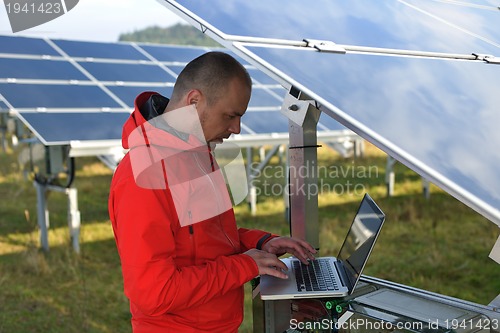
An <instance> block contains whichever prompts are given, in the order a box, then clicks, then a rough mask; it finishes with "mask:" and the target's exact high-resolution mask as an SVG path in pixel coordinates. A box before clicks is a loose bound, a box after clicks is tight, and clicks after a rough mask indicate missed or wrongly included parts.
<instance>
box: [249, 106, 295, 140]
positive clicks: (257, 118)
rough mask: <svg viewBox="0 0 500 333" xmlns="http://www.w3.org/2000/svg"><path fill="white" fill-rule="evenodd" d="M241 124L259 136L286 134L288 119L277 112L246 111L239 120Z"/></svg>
mask: <svg viewBox="0 0 500 333" xmlns="http://www.w3.org/2000/svg"><path fill="white" fill-rule="evenodd" d="M241 123H242V124H245V126H248V127H249V128H250V129H251V130H252V131H253V132H255V133H259V134H269V133H288V119H286V118H285V117H283V116H282V115H281V114H280V113H279V111H256V112H251V111H248V112H246V113H245V115H244V116H243V117H242V118H241ZM242 133H243V127H242Z"/></svg>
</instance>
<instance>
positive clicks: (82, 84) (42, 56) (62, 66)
mask: <svg viewBox="0 0 500 333" xmlns="http://www.w3.org/2000/svg"><path fill="white" fill-rule="evenodd" d="M217 50H219V49H217ZM220 50H224V49H222V48H221V49H220ZM207 51H210V49H208V48H205V47H190V46H171V45H153V44H136V43H98V42H82V41H70V40H55V39H54V40H53V39H40V38H25V37H11V36H0V103H3V104H5V105H6V107H5V108H3V110H4V111H5V110H10V111H14V112H15V114H16V115H17V116H18V117H19V118H20V119H21V120H22V121H23V122H24V123H25V124H26V125H27V126H28V127H29V128H30V130H31V131H33V133H35V134H36V136H37V137H38V138H39V139H40V140H41V141H42V143H44V144H45V145H63V144H68V143H69V142H71V141H103V140H120V139H121V130H122V125H123V123H124V122H125V120H126V118H127V117H128V115H129V113H130V111H131V110H132V109H133V106H134V99H135V97H136V96H137V95H138V94H139V93H140V92H143V91H156V92H159V93H161V94H162V95H165V96H167V97H169V96H170V94H171V92H172V89H173V85H174V82H175V79H176V77H177V75H178V74H179V73H180V71H181V70H182V69H183V68H184V66H185V65H186V64H187V63H188V62H189V61H190V60H192V59H194V58H195V57H197V56H199V55H201V54H203V53H205V52H207ZM224 51H225V52H230V51H228V50H224ZM233 55H234V54H233ZM239 60H240V61H241V62H242V63H244V64H245V66H246V67H247V68H248V71H249V73H250V75H251V77H252V79H253V83H254V85H253V92H252V98H251V100H250V103H249V108H248V112H247V115H246V116H245V117H244V118H243V121H242V133H241V135H242V136H245V135H247V136H248V135H251V134H269V133H273V132H279V133H286V132H287V131H288V127H287V126H288V123H287V121H286V119H285V118H284V117H282V116H281V115H280V114H279V112H277V111H279V109H280V107H281V104H282V101H283V97H284V96H285V93H286V90H285V89H284V88H283V87H282V86H281V85H279V84H278V83H276V81H274V80H272V79H270V78H269V77H268V76H266V75H264V74H263V73H262V72H260V71H259V70H257V69H256V68H255V67H253V66H251V65H250V64H248V63H247V62H245V61H244V60H242V59H239ZM328 124H329V125H328V126H326V125H320V128H321V129H322V130H324V131H330V130H345V128H343V127H342V126H341V125H339V124H336V123H328Z"/></svg>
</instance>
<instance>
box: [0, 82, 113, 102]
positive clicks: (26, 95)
mask: <svg viewBox="0 0 500 333" xmlns="http://www.w3.org/2000/svg"><path fill="white" fill-rule="evenodd" d="M0 94H2V95H3V97H4V98H5V99H6V100H7V101H8V102H9V103H10V104H12V106H14V107H15V108H43V107H45V108H102V107H110V108H117V107H120V105H119V104H118V103H116V102H115V101H114V100H113V99H112V98H111V97H109V96H108V95H107V94H106V93H105V92H104V91H103V90H101V89H100V88H99V87H97V86H81V85H52V84H48V85H42V84H15V83H0Z"/></svg>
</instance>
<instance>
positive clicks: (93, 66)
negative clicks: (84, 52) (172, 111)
mask: <svg viewBox="0 0 500 333" xmlns="http://www.w3.org/2000/svg"><path fill="white" fill-rule="evenodd" d="M80 65H81V66H82V67H83V68H85V69H86V70H87V71H88V72H89V73H90V74H92V76H94V77H95V78H96V79H97V80H99V81H135V82H175V77H174V76H172V75H171V74H169V73H167V72H166V71H164V70H163V69H161V68H159V67H158V66H157V65H156V64H152V63H151V64H147V65H146V64H112V63H96V62H80Z"/></svg>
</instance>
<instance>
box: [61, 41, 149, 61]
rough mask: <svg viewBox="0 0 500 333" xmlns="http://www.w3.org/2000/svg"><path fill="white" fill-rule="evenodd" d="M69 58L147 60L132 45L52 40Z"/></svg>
mask: <svg viewBox="0 0 500 333" xmlns="http://www.w3.org/2000/svg"><path fill="white" fill-rule="evenodd" d="M53 42H54V44H56V45H57V46H58V47H60V48H61V49H62V50H63V51H64V52H65V53H66V54H67V55H68V56H70V57H82V58H87V57H90V58H103V59H124V60H148V59H147V58H146V57H145V56H144V55H143V54H142V53H140V52H139V51H138V50H136V49H135V48H134V47H133V46H132V45H130V44H126V43H100V42H81V41H71V40H54V41H53Z"/></svg>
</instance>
